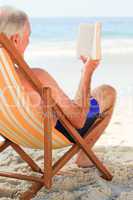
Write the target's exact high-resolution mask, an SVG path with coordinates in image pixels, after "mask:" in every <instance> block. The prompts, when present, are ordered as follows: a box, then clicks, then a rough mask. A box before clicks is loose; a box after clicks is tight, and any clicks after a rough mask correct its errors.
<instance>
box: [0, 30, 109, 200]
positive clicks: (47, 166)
mask: <svg viewBox="0 0 133 200" xmlns="http://www.w3.org/2000/svg"><path fill="white" fill-rule="evenodd" d="M0 44H1V45H2V47H4V48H5V49H6V50H7V52H8V53H9V55H10V56H11V58H12V60H13V62H14V63H15V64H17V65H18V66H19V67H20V69H21V71H22V72H23V73H24V75H25V77H26V78H27V79H28V80H29V81H30V82H31V84H33V86H34V88H35V89H36V90H37V91H38V93H39V94H40V95H41V97H42V98H43V100H44V103H45V105H44V115H45V117H44V124H45V126H44V170H42V169H41V168H40V167H39V166H38V165H37V164H36V163H35V162H34V161H33V160H32V159H31V158H30V156H29V155H28V154H27V153H25V152H24V150H23V149H22V148H21V147H20V146H19V145H17V144H15V143H14V142H12V141H10V140H9V139H7V138H5V139H6V141H5V143H3V144H2V145H1V146H0V152H2V151H3V150H4V149H6V148H7V147H8V146H12V148H13V149H14V150H15V151H16V152H17V153H18V154H19V155H20V157H21V158H22V159H23V160H24V161H25V162H27V163H28V165H29V166H30V167H31V169H32V170H33V171H35V172H38V173H39V176H38V177H37V176H28V175H24V174H20V173H10V172H0V176H4V177H9V178H15V179H21V180H27V181H32V182H33V183H32V186H31V187H30V188H29V190H27V191H25V192H24V193H23V194H22V195H21V197H20V199H23V200H29V199H31V198H32V197H34V196H35V195H36V194H37V192H38V191H39V190H40V189H41V188H42V187H44V186H45V187H46V188H47V189H50V188H51V186H52V178H53V176H55V175H56V174H57V173H58V172H59V170H60V169H61V168H62V167H63V166H64V165H65V164H66V163H67V162H68V161H69V160H70V159H71V158H72V157H73V156H74V155H75V154H76V153H77V152H78V151H79V150H80V149H82V150H83V151H84V152H85V154H86V155H87V156H88V158H89V159H90V160H91V161H92V162H93V163H94V164H95V166H96V167H97V169H98V170H99V171H100V172H101V173H102V177H103V178H104V179H106V180H112V175H111V173H110V172H109V171H108V169H107V168H106V167H105V166H104V165H103V163H102V162H101V161H100V160H99V159H98V158H97V156H96V155H95V153H94V152H93V151H92V147H93V146H94V144H95V143H96V141H97V140H98V138H99V137H100V136H101V134H99V133H97V132H95V133H93V134H92V133H91V131H92V130H93V129H95V127H97V126H98V124H99V123H101V121H104V120H105V118H104V117H103V118H99V119H97V120H96V122H95V123H94V125H93V126H92V127H91V128H90V129H89V130H88V131H87V132H86V134H85V136H84V137H81V136H80V135H79V133H78V132H77V130H76V129H75V128H74V127H73V126H72V124H71V122H70V121H69V119H67V117H66V116H65V114H64V113H63V111H62V110H61V108H60V107H59V106H58V105H57V104H56V103H55V102H54V100H53V99H52V97H51V89H50V88H48V87H44V86H43V85H42V83H41V82H40V81H39V80H38V79H37V77H36V76H35V74H34V73H33V72H32V70H31V69H30V67H29V66H28V65H27V63H26V62H25V61H24V59H23V57H22V56H21V55H20V54H19V53H18V51H17V50H16V48H15V47H14V45H13V44H12V42H10V40H9V39H8V38H7V37H6V36H5V35H4V34H3V33H1V34H0ZM52 109H53V110H54V111H55V112H56V114H57V116H58V118H59V119H60V121H61V123H62V124H63V125H64V127H65V128H66V129H67V130H68V131H69V133H70V134H71V135H72V137H73V138H74V140H75V142H76V143H75V144H72V147H71V148H70V149H69V150H68V151H67V152H66V153H65V154H64V155H63V156H62V157H61V158H60V159H59V160H58V161H56V162H55V163H54V164H53V165H52V117H53V116H52ZM104 114H106V112H105V113H104ZM1 135H2V133H1Z"/></svg>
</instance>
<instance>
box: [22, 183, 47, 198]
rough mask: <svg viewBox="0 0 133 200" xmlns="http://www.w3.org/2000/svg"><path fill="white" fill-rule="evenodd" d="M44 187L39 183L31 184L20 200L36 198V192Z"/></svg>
mask: <svg viewBox="0 0 133 200" xmlns="http://www.w3.org/2000/svg"><path fill="white" fill-rule="evenodd" d="M43 186H44V185H43V184H41V183H32V185H31V187H30V188H29V189H28V190H27V191H25V192H24V193H23V194H21V196H20V198H19V199H20V200H31V199H32V198H33V197H35V196H36V194H37V192H38V191H39V190H40V189H41V188H42V187H43Z"/></svg>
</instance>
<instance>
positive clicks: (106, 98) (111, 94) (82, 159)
mask: <svg viewBox="0 0 133 200" xmlns="http://www.w3.org/2000/svg"><path fill="white" fill-rule="evenodd" d="M91 95H92V96H93V97H94V98H95V99H96V100H97V101H98V103H99V106H100V112H101V113H103V112H104V111H105V110H106V109H109V110H108V111H107V113H106V116H105V118H106V123H105V121H104V122H101V123H100V124H99V125H98V127H96V128H95V130H92V131H97V132H99V133H101V134H102V133H103V131H104V130H105V128H106V127H107V125H108V124H109V122H110V119H111V116H112V113H113V108H114V104H115V100H116V91H115V89H114V88H112V87H111V86H109V85H102V86H100V87H98V88H96V89H94V90H93V91H92V94H91ZM76 164H77V165H78V166H79V167H89V166H93V164H92V162H91V161H90V160H89V159H88V157H87V156H86V155H85V153H84V152H83V151H82V150H80V151H79V153H78V155H77V159H76Z"/></svg>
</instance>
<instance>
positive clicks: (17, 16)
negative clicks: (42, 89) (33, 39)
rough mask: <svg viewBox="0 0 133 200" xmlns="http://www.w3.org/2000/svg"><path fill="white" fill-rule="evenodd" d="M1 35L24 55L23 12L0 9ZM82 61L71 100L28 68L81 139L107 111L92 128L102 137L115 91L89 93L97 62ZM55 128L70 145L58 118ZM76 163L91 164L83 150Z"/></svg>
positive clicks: (37, 100)
mask: <svg viewBox="0 0 133 200" xmlns="http://www.w3.org/2000/svg"><path fill="white" fill-rule="evenodd" d="M0 32H3V33H4V34H6V36H7V37H8V38H9V39H10V40H11V41H12V43H13V44H14V45H15V47H16V48H17V49H18V51H19V53H20V54H21V55H24V52H25V50H26V47H27V46H28V44H29V38H30V34H31V26H30V21H29V18H28V16H27V14H26V13H25V12H23V11H21V10H18V9H15V8H13V7H9V6H5V7H0ZM81 60H82V61H83V63H84V66H83V70H82V74H81V80H80V84H79V86H78V90H77V91H76V92H75V93H76V95H75V98H74V99H70V98H69V97H68V96H67V95H66V94H65V92H64V91H63V90H62V89H61V88H60V87H59V85H58V84H57V82H56V81H55V80H54V78H53V77H52V76H51V75H50V74H49V73H48V72H47V71H46V70H44V69H40V68H38V67H36V68H31V70H32V71H33V72H34V73H35V75H36V76H37V78H38V79H39V80H40V81H41V82H42V84H43V85H44V86H48V87H50V88H51V90H52V97H53V99H54V100H55V102H56V103H57V104H58V105H59V106H60V107H61V109H62V111H63V112H64V113H65V115H66V117H67V118H68V119H69V120H70V122H71V124H72V125H73V126H74V127H75V128H76V129H77V130H78V131H79V134H81V135H82V136H83V135H84V133H85V132H86V130H87V129H89V128H90V127H91V125H92V124H93V123H94V122H95V120H96V119H97V116H98V115H99V114H100V113H103V112H104V111H106V110H108V111H107V115H105V116H103V117H105V118H106V123H105V121H104V123H103V122H101V123H100V124H99V125H98V127H96V128H95V131H98V132H99V133H101V134H102V132H103V131H104V130H105V128H106V127H107V125H108V124H109V122H110V119H111V116H112V112H113V108H114V104H115V100H116V91H115V89H114V88H113V87H111V86H109V85H101V86H99V87H97V88H96V89H94V90H93V91H91V79H92V75H93V73H94V71H95V69H96V68H97V66H98V65H99V61H95V60H91V59H89V58H86V57H84V56H81ZM14 67H15V66H14ZM15 69H16V72H17V74H18V76H19V78H20V81H21V82H22V85H23V87H24V89H25V91H26V92H27V93H28V94H31V93H32V95H30V98H31V102H32V104H33V106H34V107H36V109H37V110H38V111H39V110H40V109H42V103H41V102H42V100H41V97H40V95H39V94H38V93H37V91H35V90H34V88H33V86H32V85H31V83H30V82H29V81H28V80H27V79H26V78H25V76H24V75H23V74H22V73H21V71H20V69H19V68H15ZM33 94H34V95H33ZM55 127H56V128H57V129H58V130H60V131H61V132H62V133H63V134H65V136H66V137H67V138H68V139H69V140H70V141H71V142H74V141H73V138H71V137H70V135H69V134H68V135H67V132H66V130H65V129H64V127H63V126H62V124H61V123H60V121H59V120H58V119H57V118H56V119H55ZM76 163H77V165H78V166H79V167H89V166H92V163H91V161H90V160H89V159H88V157H87V156H86V155H85V154H84V152H83V151H82V150H81V151H80V152H79V153H78V155H77V159H76Z"/></svg>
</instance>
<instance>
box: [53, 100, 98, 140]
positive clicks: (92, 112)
mask: <svg viewBox="0 0 133 200" xmlns="http://www.w3.org/2000/svg"><path fill="white" fill-rule="evenodd" d="M99 115H100V107H99V104H98V102H97V100H96V99H94V98H93V97H91V98H90V109H89V111H88V113H87V118H86V122H85V124H84V126H83V127H82V128H81V129H77V131H78V132H79V134H80V135H81V136H84V134H85V133H86V132H87V131H88V129H89V128H90V127H91V126H92V124H93V123H94V122H95V121H96V119H97V118H98V117H99ZM55 128H56V129H57V130H58V131H60V132H61V133H62V134H63V135H64V136H65V137H67V139H68V140H69V141H70V142H72V143H75V141H74V139H73V137H72V136H71V135H70V133H69V132H68V131H67V130H66V129H65V127H64V126H63V125H62V124H61V122H60V121H59V120H57V123H56V125H55Z"/></svg>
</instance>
